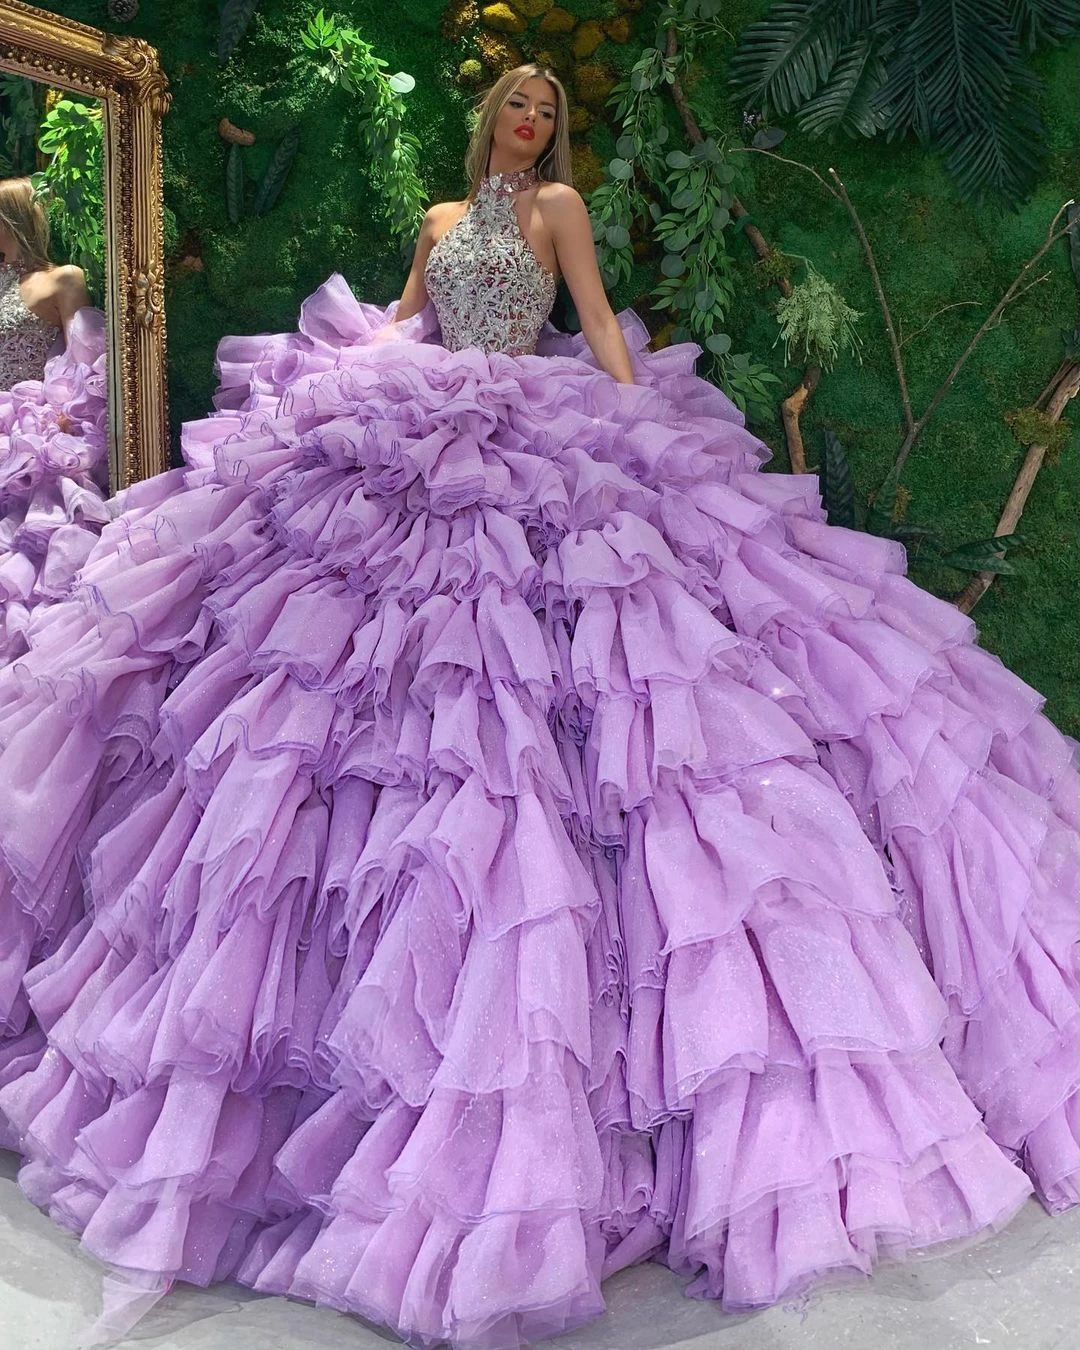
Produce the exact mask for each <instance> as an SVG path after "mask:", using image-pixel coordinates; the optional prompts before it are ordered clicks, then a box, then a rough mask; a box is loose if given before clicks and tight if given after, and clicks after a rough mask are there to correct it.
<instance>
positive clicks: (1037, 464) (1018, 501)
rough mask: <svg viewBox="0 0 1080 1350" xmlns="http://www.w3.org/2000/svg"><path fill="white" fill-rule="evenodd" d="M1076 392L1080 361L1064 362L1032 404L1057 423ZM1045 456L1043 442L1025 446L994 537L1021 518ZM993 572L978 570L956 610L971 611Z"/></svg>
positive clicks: (1079, 387) (990, 582)
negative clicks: (1043, 407)
mask: <svg viewBox="0 0 1080 1350" xmlns="http://www.w3.org/2000/svg"><path fill="white" fill-rule="evenodd" d="M1078 393H1080V361H1072V362H1064V363H1063V364H1062V365H1060V366H1059V367H1058V369H1057V372H1056V373H1055V375H1054V378H1053V379H1052V380H1051V381H1050V383H1049V384H1048V385H1047V386H1046V388H1045V389H1044V390H1043V391H1042V393H1041V394H1040V395H1039V397H1038V399H1037V400H1036V405H1035V406H1036V407H1038V405H1039V404H1040V403H1044V402H1045V404H1046V415H1047V417H1049V418H1050V420H1051V421H1052V422H1058V421H1060V420H1061V416H1062V413H1064V411H1065V408H1066V405H1067V404H1068V403H1069V401H1070V399H1074V398H1075V397H1076V396H1077V394H1078ZM1045 459H1046V446H1045V445H1029V446H1028V451H1027V454H1026V455H1025V456H1024V462H1023V463H1022V464H1021V466H1020V472H1019V473H1018V474H1017V475H1016V481H1015V483H1013V485H1012V491H1011V492H1010V493H1009V496H1008V500H1007V501H1006V502H1005V508H1004V510H1003V511H1002V513H1001V519H1000V520H999V521H998V523H997V528H996V529H995V530H994V537H995V538H1001V536H1002V535H1006V534H1012V533H1013V531H1014V530H1015V529H1016V527H1017V525H1018V524H1019V523H1020V517H1021V516H1022V515H1023V513H1024V507H1025V506H1026V505H1027V499H1028V496H1029V495H1030V493H1031V489H1032V487H1033V486H1034V484H1035V477H1036V475H1037V474H1038V472H1039V470H1040V469H1041V468H1042V466H1043V461H1044V460H1045ZM995 575H996V573H994V572H979V573H977V574H976V575H975V576H973V577H972V579H971V580H970V581H969V582H968V584H967V585H966V586H965V587H964V589H963V590H962V591H961V592H960V594H959V595H958V596H957V597H956V600H955V601H954V603H955V605H956V607H957V609H960V610H963V612H964V613H965V614H970V613H971V611H972V610H973V609H974V608H975V606H976V605H977V604H978V603H979V601H980V600H981V599H982V597H983V596H984V595H985V594H986V592H987V591H988V590H989V589H990V587H991V586H992V585H993V581H994V577H995Z"/></svg>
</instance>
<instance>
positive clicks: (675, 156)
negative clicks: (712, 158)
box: [664, 150, 694, 169]
mask: <svg viewBox="0 0 1080 1350" xmlns="http://www.w3.org/2000/svg"><path fill="white" fill-rule="evenodd" d="M693 162H694V161H693V160H692V159H691V158H690V156H689V155H688V154H687V153H686V151H685V150H671V151H669V153H668V154H666V155H665V156H664V163H665V164H666V165H667V166H668V168H669V169H688V168H689V167H690V165H691V164H692V163H693Z"/></svg>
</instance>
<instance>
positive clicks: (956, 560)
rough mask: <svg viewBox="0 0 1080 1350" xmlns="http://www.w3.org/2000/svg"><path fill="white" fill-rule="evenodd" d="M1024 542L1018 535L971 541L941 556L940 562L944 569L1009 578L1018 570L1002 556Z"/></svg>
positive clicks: (1004, 535) (1003, 535)
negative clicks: (986, 573) (990, 573)
mask: <svg viewBox="0 0 1080 1350" xmlns="http://www.w3.org/2000/svg"><path fill="white" fill-rule="evenodd" d="M1025 542H1026V540H1025V539H1024V537H1023V536H1022V535H1019V534H1002V535H997V536H995V537H993V538H991V539H973V540H971V541H970V542H969V543H966V544H961V545H960V546H959V547H958V548H954V549H953V550H952V551H951V552H949V553H944V554H942V556H941V558H940V561H941V562H942V563H944V564H945V565H946V567H955V568H956V569H957V570H958V571H961V572H998V573H1001V574H1002V575H1004V576H1011V575H1013V574H1014V573H1015V572H1016V571H1017V570H1018V569H1017V567H1016V564H1015V563H1012V562H1009V561H1008V560H1007V559H1006V558H1005V556H1004V555H1005V553H1006V551H1007V550H1008V549H1010V548H1016V547H1018V546H1020V545H1022V544H1024V543H1025Z"/></svg>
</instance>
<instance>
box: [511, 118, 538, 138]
mask: <svg viewBox="0 0 1080 1350" xmlns="http://www.w3.org/2000/svg"><path fill="white" fill-rule="evenodd" d="M514 135H515V136H520V137H521V139H522V140H523V141H531V140H534V139H535V137H536V132H535V131H533V129H532V127H531V126H529V124H528V122H522V124H521V126H519V127H515V128H514Z"/></svg>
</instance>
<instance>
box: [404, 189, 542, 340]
mask: <svg viewBox="0 0 1080 1350" xmlns="http://www.w3.org/2000/svg"><path fill="white" fill-rule="evenodd" d="M538 182H539V178H538V177H537V174H536V170H535V169H527V170H525V171H523V172H520V173H503V174H495V175H494V176H493V177H491V178H485V179H484V180H483V182H482V183H481V184H480V187H479V189H478V190H477V193H476V196H475V197H474V198H473V200H472V202H471V203H470V204H469V207H468V209H467V210H466V212H465V214H464V216H462V218H461V219H460V220H459V221H458V222H457V224H456V225H453V226H452V227H451V228H450V229H449V230H447V231H446V233H445V234H444V235H443V236H442V237H441V238H440V239H439V240H438V241H437V242H436V244H435V247H434V248H433V249H432V250H431V254H430V255H429V257H428V261H427V267H426V269H425V271H424V280H425V282H426V283H427V292H428V295H429V296H430V297H431V301H432V304H433V305H434V306H435V312H436V314H437V315H438V317H439V327H440V328H441V329H442V338H443V345H444V346H445V347H447V348H449V350H450V351H460V350H461V349H462V348H463V347H479V348H480V349H481V350H482V351H485V352H505V353H506V354H507V355H508V356H524V355H527V354H528V353H530V352H533V351H535V350H536V340H537V338H538V337H539V334H540V329H541V328H542V327H543V326H544V323H545V322H546V320H547V318H548V316H549V315H550V313H551V307H552V305H554V303H555V289H556V281H555V278H554V277H553V276H552V274H551V273H550V272H549V271H548V270H547V269H546V268H545V267H544V266H542V264H541V263H540V261H539V259H538V258H537V256H536V254H535V253H534V252H533V250H532V247H531V246H530V244H529V242H528V240H527V239H526V238H525V236H524V235H523V234H522V232H521V227H520V226H519V225H518V220H517V215H516V214H515V211H514V198H515V196H516V195H517V193H519V192H524V191H525V190H526V189H527V188H531V187H535V186H536V184H537V183H538Z"/></svg>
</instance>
